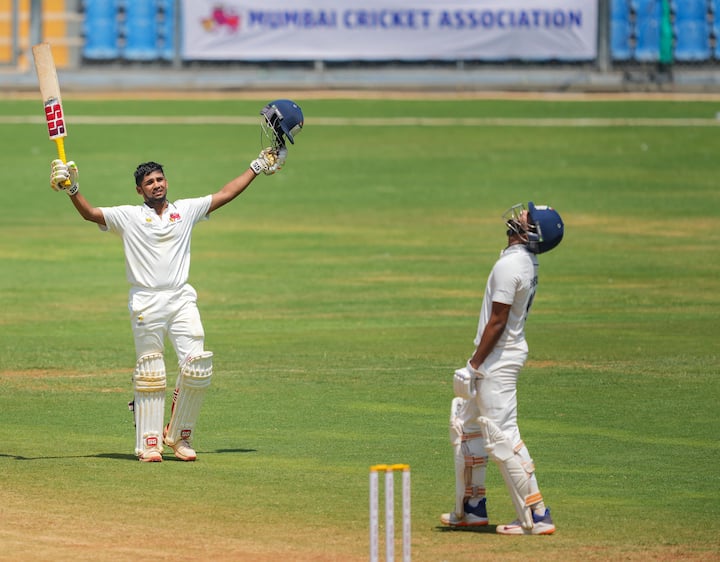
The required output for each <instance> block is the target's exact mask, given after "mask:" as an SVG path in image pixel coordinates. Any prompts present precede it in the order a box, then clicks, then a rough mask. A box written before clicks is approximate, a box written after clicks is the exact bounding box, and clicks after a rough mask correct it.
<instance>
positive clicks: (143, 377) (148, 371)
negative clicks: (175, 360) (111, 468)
mask: <svg viewBox="0 0 720 562" xmlns="http://www.w3.org/2000/svg"><path fill="white" fill-rule="evenodd" d="M133 387H134V390H135V405H134V409H133V411H134V412H135V454H136V455H141V454H142V453H143V452H146V451H158V452H162V438H161V437H162V427H163V418H164V414H165V387H166V375H165V361H164V360H163V355H162V353H152V354H149V355H143V356H142V357H141V358H140V359H138V361H137V364H136V365H135V373H134V374H133Z"/></svg>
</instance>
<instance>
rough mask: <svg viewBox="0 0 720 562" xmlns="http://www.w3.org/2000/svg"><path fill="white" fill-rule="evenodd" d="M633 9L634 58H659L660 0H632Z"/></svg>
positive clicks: (646, 59)
mask: <svg viewBox="0 0 720 562" xmlns="http://www.w3.org/2000/svg"><path fill="white" fill-rule="evenodd" d="M633 4H634V9H635V34H636V39H637V42H636V45H635V59H637V60H639V61H643V62H654V61H657V60H660V21H661V19H662V0H633Z"/></svg>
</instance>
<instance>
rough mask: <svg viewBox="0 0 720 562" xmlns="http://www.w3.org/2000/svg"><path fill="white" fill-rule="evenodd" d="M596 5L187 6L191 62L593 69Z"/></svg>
mask: <svg viewBox="0 0 720 562" xmlns="http://www.w3.org/2000/svg"><path fill="white" fill-rule="evenodd" d="M597 3H598V0H543V1H542V2H539V1H537V0H473V1H470V0H442V1H438V0H275V1H273V2H272V3H271V2H267V0H225V1H218V0H183V5H182V8H183V12H182V14H183V16H182V22H183V25H182V31H183V46H182V55H183V58H184V59H186V60H239V61H268V60H285V61H299V60H325V61H344V60H376V61H378V60H401V61H420V60H436V61H437V60H486V61H499V60H526V61H540V60H569V61H581V60H592V59H594V58H595V57H596V56H597V19H598V9H597Z"/></svg>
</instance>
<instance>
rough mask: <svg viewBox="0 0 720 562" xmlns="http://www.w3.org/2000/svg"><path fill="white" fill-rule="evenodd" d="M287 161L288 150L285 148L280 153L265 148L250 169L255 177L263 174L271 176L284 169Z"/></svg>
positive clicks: (251, 163)
mask: <svg viewBox="0 0 720 562" xmlns="http://www.w3.org/2000/svg"><path fill="white" fill-rule="evenodd" d="M286 159H287V148H285V147H283V148H281V149H280V150H279V151H278V150H276V149H274V148H265V149H263V150H262V151H261V152H260V154H259V156H258V157H257V158H256V159H255V160H253V161H252V162H250V168H252V171H253V172H255V175H257V174H259V173H260V172H262V173H264V174H265V175H266V176H271V175H273V174H274V173H275V172H278V171H279V170H280V168H282V167H283V164H285V160H286Z"/></svg>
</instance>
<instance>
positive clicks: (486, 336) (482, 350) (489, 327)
mask: <svg viewBox="0 0 720 562" xmlns="http://www.w3.org/2000/svg"><path fill="white" fill-rule="evenodd" d="M511 306H512V305H509V304H505V303H501V302H495V301H493V303H492V308H491V311H490V319H489V320H488V322H487V324H486V325H485V329H484V330H483V333H482V335H481V336H480V344H479V345H478V346H477V349H475V353H473V356H472V357H471V358H470V361H469V363H470V366H471V367H472V368H473V369H475V370H476V371H477V370H478V369H479V368H480V365H482V364H483V362H484V361H485V359H487V357H488V355H490V353H491V352H492V350H493V349H495V346H496V345H497V343H498V341H499V340H500V336H502V334H503V332H504V331H505V326H507V322H508V318H509V317H510V308H511Z"/></svg>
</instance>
